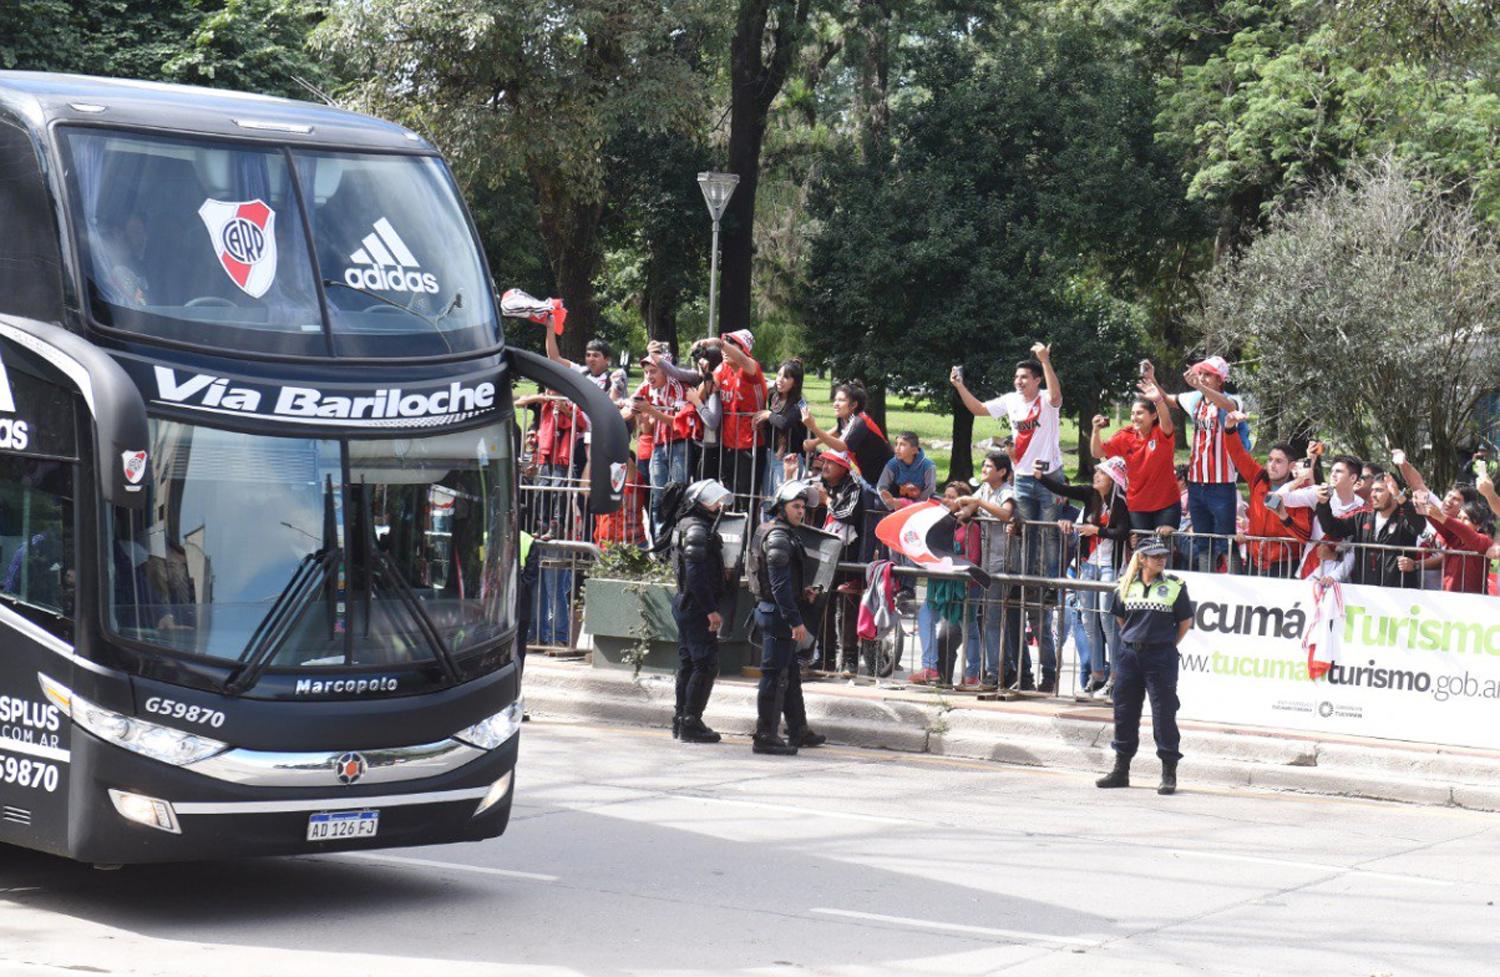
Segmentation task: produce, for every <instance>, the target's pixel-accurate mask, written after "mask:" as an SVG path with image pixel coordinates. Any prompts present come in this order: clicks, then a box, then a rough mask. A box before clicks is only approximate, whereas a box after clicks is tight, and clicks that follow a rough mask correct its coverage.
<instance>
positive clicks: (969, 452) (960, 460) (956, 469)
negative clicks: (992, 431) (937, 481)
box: [945, 392, 974, 482]
mask: <svg viewBox="0 0 1500 977" xmlns="http://www.w3.org/2000/svg"><path fill="white" fill-rule="evenodd" d="M973 478H974V415H973V414H972V413H970V411H969V408H967V407H965V406H964V404H963V401H961V400H959V399H958V394H957V393H956V392H955V393H954V394H953V458H952V460H951V461H949V462H948V477H947V479H945V481H949V482H951V481H953V480H955V479H957V480H959V481H963V482H968V481H972V480H973Z"/></svg>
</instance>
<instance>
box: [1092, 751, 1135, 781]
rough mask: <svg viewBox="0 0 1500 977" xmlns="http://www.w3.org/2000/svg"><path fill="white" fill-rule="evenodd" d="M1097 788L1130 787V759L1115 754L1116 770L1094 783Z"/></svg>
mask: <svg viewBox="0 0 1500 977" xmlns="http://www.w3.org/2000/svg"><path fill="white" fill-rule="evenodd" d="M1094 786H1095V787H1129V786H1130V757H1127V756H1122V755H1120V754H1118V753H1116V754H1115V768H1114V769H1113V770H1111V771H1110V772H1109V773H1107V774H1105V775H1104V776H1103V777H1100V778H1099V779H1098V780H1096V781H1094Z"/></svg>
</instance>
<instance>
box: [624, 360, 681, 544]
mask: <svg viewBox="0 0 1500 977" xmlns="http://www.w3.org/2000/svg"><path fill="white" fill-rule="evenodd" d="M665 355H666V354H664V353H652V354H651V355H649V356H647V357H646V358H645V359H644V360H642V361H641V362H642V364H643V365H644V366H645V369H646V382H645V383H643V384H641V385H640V386H639V387H637V388H636V391H635V394H634V396H633V397H632V398H631V402H630V404H629V405H628V406H626V407H625V408H623V409H622V410H621V414H622V415H623V416H624V417H625V419H626V420H627V421H628V420H630V419H631V418H632V417H633V418H634V419H635V423H636V431H637V434H636V444H637V452H638V455H639V456H640V459H641V460H642V461H645V462H646V463H647V466H648V468H647V470H648V472H649V473H650V482H651V522H652V526H653V528H659V527H660V526H661V521H662V514H661V512H660V511H659V510H660V507H661V494H662V490H663V489H665V488H666V487H667V486H668V485H670V484H672V483H673V482H682V483H683V484H687V481H688V452H687V448H688V438H689V436H690V435H691V434H692V424H691V421H690V420H689V417H688V415H689V414H690V412H691V409H690V408H689V407H688V404H687V389H686V388H685V387H683V385H682V384H681V383H679V382H677V381H676V380H674V379H672V378H671V377H669V376H668V375H667V372H666V370H664V369H662V366H663V365H664V360H665Z"/></svg>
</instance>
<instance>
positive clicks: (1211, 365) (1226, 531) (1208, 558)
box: [1146, 356, 1248, 572]
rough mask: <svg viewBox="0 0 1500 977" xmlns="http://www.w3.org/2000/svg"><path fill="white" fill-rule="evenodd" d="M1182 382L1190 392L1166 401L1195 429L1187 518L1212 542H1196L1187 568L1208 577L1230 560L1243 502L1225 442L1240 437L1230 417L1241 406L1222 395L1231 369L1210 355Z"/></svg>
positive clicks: (1189, 369)
mask: <svg viewBox="0 0 1500 977" xmlns="http://www.w3.org/2000/svg"><path fill="white" fill-rule="evenodd" d="M1146 379H1148V380H1151V381H1153V382H1154V381H1155V379H1156V378H1155V376H1148V377H1146ZM1182 379H1183V381H1184V382H1185V383H1187V385H1188V386H1189V387H1191V388H1192V390H1190V391H1189V392H1187V393H1181V394H1177V395H1175V396H1172V395H1169V396H1168V397H1167V400H1168V402H1170V403H1172V404H1173V405H1174V406H1176V407H1180V408H1181V409H1182V412H1183V413H1184V414H1186V415H1187V416H1188V420H1190V421H1191V422H1192V424H1193V442H1192V455H1191V457H1190V458H1189V460H1188V477H1187V491H1188V517H1189V519H1190V520H1191V523H1192V526H1193V531H1194V532H1195V533H1202V534H1212V536H1213V537H1214V538H1212V539H1210V538H1207V537H1206V536H1198V537H1196V538H1194V539H1193V547H1192V557H1191V559H1192V562H1191V563H1190V564H1189V566H1191V567H1192V568H1193V569H1195V570H1201V571H1204V572H1208V571H1211V570H1213V569H1215V568H1216V567H1217V566H1218V564H1219V561H1220V560H1221V559H1224V558H1226V557H1227V556H1228V554H1229V538H1230V537H1232V536H1233V535H1234V533H1235V524H1234V517H1235V511H1236V508H1237V505H1238V501H1239V496H1238V492H1237V490H1236V489H1235V480H1236V478H1237V477H1238V475H1237V473H1236V471H1235V467H1234V463H1233V462H1232V461H1231V460H1230V458H1229V451H1228V449H1227V448H1225V446H1224V439H1225V438H1226V437H1232V438H1237V437H1240V433H1239V431H1238V429H1237V427H1236V426H1235V425H1231V424H1229V423H1228V418H1229V414H1230V412H1232V411H1237V410H1239V409H1240V401H1239V399H1238V398H1237V397H1233V396H1230V395H1229V394H1227V393H1225V392H1224V382H1225V381H1226V380H1228V379H1229V364H1228V363H1227V362H1225V360H1224V358H1223V357H1222V356H1210V357H1208V358H1207V359H1205V360H1203V361H1201V362H1198V363H1194V364H1193V365H1192V366H1190V367H1188V369H1187V372H1186V373H1184V374H1183V376H1182ZM1247 447H1248V445H1247Z"/></svg>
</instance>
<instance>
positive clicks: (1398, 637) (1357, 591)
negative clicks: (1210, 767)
mask: <svg viewBox="0 0 1500 977" xmlns="http://www.w3.org/2000/svg"><path fill="white" fill-rule="evenodd" d="M1180 576H1181V577H1183V578H1184V579H1185V580H1186V581H1187V585H1188V594H1189V596H1190V597H1191V598H1192V599H1193V604H1194V618H1193V629H1192V630H1191V631H1189V632H1188V636H1187V638H1185V639H1184V640H1183V642H1182V645H1181V646H1180V648H1179V651H1180V652H1181V671H1180V677H1179V681H1178V695H1179V698H1180V699H1181V700H1182V708H1181V710H1180V711H1179V715H1180V716H1181V718H1183V719H1200V720H1204V721H1208V722H1218V723H1240V724H1244V725H1254V726H1272V727H1278V728H1282V729H1299V730H1312V731H1316V732H1329V733H1343V734H1349V735H1354V736H1377V737H1383V738H1386V739H1397V740H1409V741H1413V742H1422V743H1437V744H1444V745H1451V746H1477V747H1489V748H1500V601H1497V599H1496V598H1494V597H1488V596H1482V595H1475V594H1450V593H1444V592H1442V591H1414V590H1399V589H1394V588H1386V587H1359V586H1353V585H1346V586H1345V587H1344V588H1343V597H1344V613H1343V621H1342V624H1341V625H1340V626H1337V627H1336V628H1335V630H1336V632H1337V639H1338V640H1337V642H1336V648H1335V650H1334V653H1333V657H1332V660H1333V662H1334V664H1333V665H1332V667H1330V668H1329V670H1328V674H1327V675H1326V676H1324V677H1323V678H1320V679H1318V680H1317V681H1313V680H1311V679H1309V678H1308V674H1307V657H1308V656H1307V652H1306V651H1304V650H1303V647H1302V636H1303V634H1304V632H1305V631H1306V629H1307V628H1308V627H1309V626H1311V625H1312V624H1313V621H1314V619H1315V617H1316V614H1317V609H1316V607H1315V606H1314V604H1313V592H1312V584H1311V583H1310V582H1308V581H1306V580H1269V579H1265V578H1260V577H1240V576H1231V575H1227V574H1201V573H1183V574H1180Z"/></svg>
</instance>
